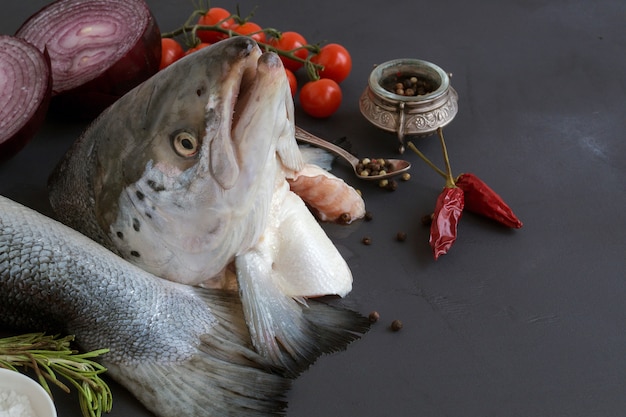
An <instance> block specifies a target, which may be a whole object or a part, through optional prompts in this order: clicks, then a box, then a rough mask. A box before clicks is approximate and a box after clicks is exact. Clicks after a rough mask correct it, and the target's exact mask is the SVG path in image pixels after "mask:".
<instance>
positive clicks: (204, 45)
mask: <svg viewBox="0 0 626 417" xmlns="http://www.w3.org/2000/svg"><path fill="white" fill-rule="evenodd" d="M207 46H211V44H210V43H208V42H201V43H199V44H197V45H196V46H194V47H193V48H189V49H187V51H186V52H185V56H187V55H189V54H193V53H194V52H196V51H199V50H200V49H202V48H206V47H207Z"/></svg>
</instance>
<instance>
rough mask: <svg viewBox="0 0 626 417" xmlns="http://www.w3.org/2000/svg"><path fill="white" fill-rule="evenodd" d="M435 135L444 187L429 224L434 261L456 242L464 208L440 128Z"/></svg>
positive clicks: (461, 193) (462, 193) (462, 196)
mask: <svg viewBox="0 0 626 417" xmlns="http://www.w3.org/2000/svg"><path fill="white" fill-rule="evenodd" d="M437 133H438V134H439V142H440V143H441V151H442V152H443V161H444V162H445V164H446V172H445V178H446V186H445V188H444V189H443V191H442V192H441V193H439V196H438V197H437V203H436V204H435V212H434V214H433V222H432V223H431V224H430V240H429V242H430V246H431V247H432V248H433V255H434V256H435V260H437V258H439V256H441V255H444V254H446V253H448V250H450V247H452V244H453V243H454V241H455V240H456V230H457V224H458V223H459V220H460V219H461V215H462V214H463V207H464V206H465V198H464V192H463V190H462V189H460V188H459V187H457V186H456V185H455V184H454V178H453V177H452V169H451V168H450V158H449V157H448V149H447V148H446V142H445V140H444V139H443V132H442V130H441V128H439V129H437Z"/></svg>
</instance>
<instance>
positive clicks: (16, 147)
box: [0, 51, 52, 163]
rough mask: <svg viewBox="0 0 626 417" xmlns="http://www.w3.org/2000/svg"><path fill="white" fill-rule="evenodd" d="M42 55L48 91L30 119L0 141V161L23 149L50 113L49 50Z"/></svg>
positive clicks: (50, 71) (50, 77) (42, 75)
mask: <svg viewBox="0 0 626 417" xmlns="http://www.w3.org/2000/svg"><path fill="white" fill-rule="evenodd" d="M42 56H43V59H44V61H45V62H46V67H47V71H46V72H45V73H44V74H41V77H44V78H46V79H47V80H48V82H47V85H46V91H45V93H44V95H43V98H42V100H41V101H40V102H39V105H38V106H37V108H36V109H35V111H34V112H33V114H32V116H31V117H30V119H28V121H27V122H26V123H25V124H24V125H23V126H22V127H21V128H20V129H19V130H18V131H17V132H15V133H14V134H13V135H12V136H11V137H10V138H7V139H6V140H4V141H0V163H2V162H5V161H7V160H9V159H11V158H12V157H13V156H15V155H16V154H17V153H18V152H19V151H21V150H22V149H23V148H24V147H25V146H26V144H27V143H28V142H29V141H30V140H31V139H32V138H33V137H34V136H35V134H36V133H37V131H39V129H40V128H41V126H42V125H43V123H44V121H45V120H46V114H47V113H48V107H49V105H50V98H51V96H52V75H51V73H52V70H51V68H50V56H49V55H48V52H47V51H44V52H43V53H42Z"/></svg>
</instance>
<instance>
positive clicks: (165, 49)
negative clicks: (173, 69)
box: [159, 38, 185, 69]
mask: <svg viewBox="0 0 626 417" xmlns="http://www.w3.org/2000/svg"><path fill="white" fill-rule="evenodd" d="M183 56H185V51H184V50H183V47H182V46H180V43H178V42H177V41H176V40H174V39H172V38H163V39H161V65H160V66H159V69H163V68H165V67H167V66H170V65H172V64H173V63H174V62H176V61H178V60H179V59H180V58H182V57H183Z"/></svg>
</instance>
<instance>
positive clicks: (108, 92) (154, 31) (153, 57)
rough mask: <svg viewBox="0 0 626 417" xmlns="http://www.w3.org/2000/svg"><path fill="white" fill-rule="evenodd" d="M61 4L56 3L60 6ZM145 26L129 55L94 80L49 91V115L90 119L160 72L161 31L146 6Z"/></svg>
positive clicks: (18, 34)
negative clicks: (70, 87)
mask: <svg viewBox="0 0 626 417" xmlns="http://www.w3.org/2000/svg"><path fill="white" fill-rule="evenodd" d="M60 1H62V0H58V1H57V2H60ZM51 6H52V4H51V5H48V6H46V7H44V9H41V10H40V11H39V12H37V13H36V14H34V15H33V16H31V17H30V18H29V19H27V20H26V22H24V23H23V24H22V26H21V27H20V28H19V29H18V30H17V32H16V35H17V36H20V31H21V30H22V28H23V27H24V26H26V25H27V23H28V22H29V20H31V19H33V18H34V16H36V15H37V14H39V13H41V12H43V11H44V10H45V9H46V8H48V7H51ZM145 10H146V12H147V13H148V24H147V25H146V27H145V30H144V32H143V34H142V36H141V37H140V38H139V39H138V40H137V42H136V43H135V45H133V46H132V47H131V48H130V49H129V50H128V52H127V53H126V54H125V55H124V56H122V57H121V58H119V59H118V60H117V61H115V62H111V64H110V66H109V68H108V69H107V70H106V71H104V72H103V73H101V74H100V75H98V76H97V77H96V78H94V79H92V80H90V81H87V82H85V83H83V84H82V85H79V86H77V87H75V88H72V89H69V90H65V91H60V92H57V91H54V90H53V91H52V101H51V104H50V111H51V113H53V114H54V115H55V116H60V117H63V118H67V119H87V120H89V119H93V118H95V117H96V116H98V115H99V114H100V113H101V112H102V111H103V110H104V109H105V108H107V107H109V106H110V105H111V104H113V103H114V102H115V101H117V100H118V99H119V98H120V97H122V96H123V95H124V94H126V93H127V92H128V91H130V90H131V89H133V88H134V87H136V86H137V85H139V84H141V83H142V82H144V81H145V80H147V79H148V78H150V77H151V76H153V75H154V74H156V73H157V72H158V71H159V65H160V63H161V31H160V29H159V26H158V24H157V22H156V19H155V17H154V15H153V14H152V12H151V11H150V9H149V8H148V6H147V5H145Z"/></svg>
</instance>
